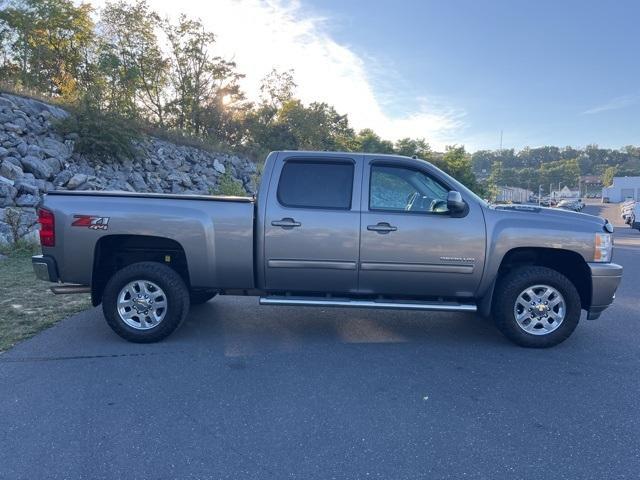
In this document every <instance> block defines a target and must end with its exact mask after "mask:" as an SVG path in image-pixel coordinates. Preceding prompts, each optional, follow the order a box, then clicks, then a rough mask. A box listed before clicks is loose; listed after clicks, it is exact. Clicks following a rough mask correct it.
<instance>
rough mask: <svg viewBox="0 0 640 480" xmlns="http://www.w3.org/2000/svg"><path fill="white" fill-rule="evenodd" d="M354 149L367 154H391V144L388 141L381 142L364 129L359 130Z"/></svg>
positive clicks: (375, 134)
mask: <svg viewBox="0 0 640 480" xmlns="http://www.w3.org/2000/svg"><path fill="white" fill-rule="evenodd" d="M354 140H355V142H354V149H355V150H357V151H360V152H367V153H393V152H394V150H393V143H391V142H390V141H389V140H383V139H382V138H380V136H379V135H378V134H377V133H376V132H374V131H373V130H371V129H370V128H365V129H363V130H360V131H359V132H358V134H357V135H356V137H355V139H354Z"/></svg>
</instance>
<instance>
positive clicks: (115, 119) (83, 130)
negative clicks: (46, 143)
mask: <svg viewBox="0 0 640 480" xmlns="http://www.w3.org/2000/svg"><path fill="white" fill-rule="evenodd" d="M55 128H56V130H57V131H58V132H59V133H60V134H61V135H68V134H77V135H78V138H77V139H76V143H75V150H76V152H79V153H83V154H86V155H87V156H88V157H90V158H94V159H100V160H111V159H114V158H116V159H123V158H132V157H134V156H135V153H136V147H135V144H134V142H135V141H136V140H138V139H139V138H140V134H139V133H138V129H137V128H136V126H135V125H133V124H132V123H131V121H129V120H127V119H125V118H122V117H120V116H119V115H116V114H115V113H113V112H108V111H107V112H103V111H100V110H98V109H97V108H95V107H94V106H93V105H91V104H90V103H87V102H83V103H81V105H80V107H78V108H77V109H75V111H74V112H73V113H72V114H71V115H69V116H68V117H67V118H66V119H64V120H60V121H58V122H56V124H55Z"/></svg>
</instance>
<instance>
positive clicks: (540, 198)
mask: <svg viewBox="0 0 640 480" xmlns="http://www.w3.org/2000/svg"><path fill="white" fill-rule="evenodd" d="M541 204H542V185H538V206H540V205H541Z"/></svg>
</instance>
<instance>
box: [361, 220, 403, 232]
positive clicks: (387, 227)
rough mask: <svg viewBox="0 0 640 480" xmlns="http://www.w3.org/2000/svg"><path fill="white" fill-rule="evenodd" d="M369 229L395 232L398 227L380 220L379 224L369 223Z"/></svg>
mask: <svg viewBox="0 0 640 480" xmlns="http://www.w3.org/2000/svg"><path fill="white" fill-rule="evenodd" d="M367 230H371V231H372V232H378V233H389V232H395V231H396V230H398V227H394V226H393V225H389V224H388V223H386V222H380V223H378V224H377V225H367Z"/></svg>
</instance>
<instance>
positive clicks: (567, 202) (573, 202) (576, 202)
mask: <svg viewBox="0 0 640 480" xmlns="http://www.w3.org/2000/svg"><path fill="white" fill-rule="evenodd" d="M556 207H557V208H562V209H564V210H571V211H574V212H579V211H580V210H582V209H583V208H584V203H582V200H581V199H574V198H565V199H563V200H560V201H559V202H558V204H557V205H556Z"/></svg>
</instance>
